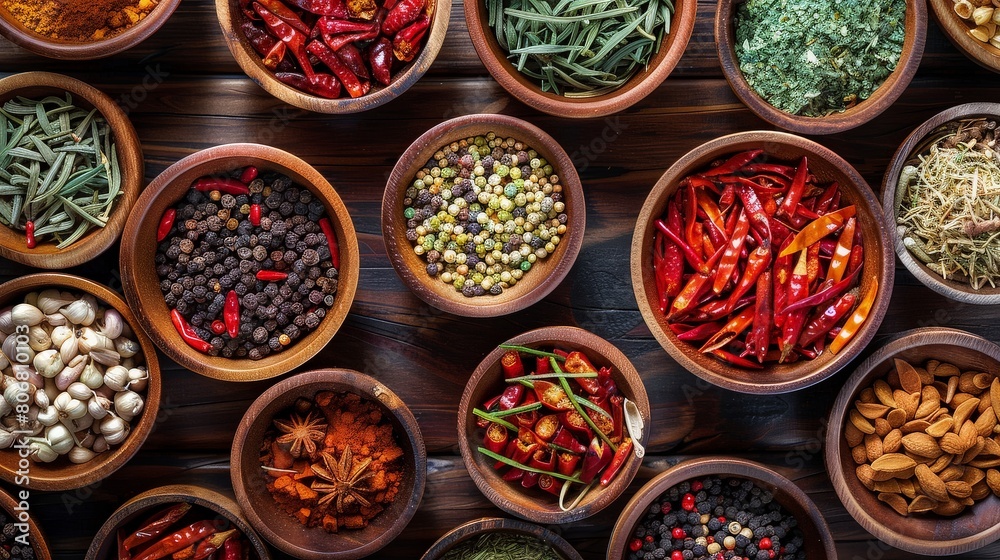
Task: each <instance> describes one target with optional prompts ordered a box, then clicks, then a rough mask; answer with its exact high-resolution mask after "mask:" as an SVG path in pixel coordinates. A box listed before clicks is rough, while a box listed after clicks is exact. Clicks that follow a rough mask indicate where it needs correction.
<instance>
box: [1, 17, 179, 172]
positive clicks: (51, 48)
mask: <svg viewBox="0 0 1000 560" xmlns="http://www.w3.org/2000/svg"><path fill="white" fill-rule="evenodd" d="M180 3H181V0H159V2H158V4H157V5H156V7H154V8H153V9H152V10H151V11H150V12H149V13H148V14H146V16H145V17H144V18H142V19H141V20H139V21H138V22H136V23H135V24H134V25H132V26H131V27H129V28H128V29H126V30H124V31H122V32H121V33H118V34H117V35H114V36H112V37H110V38H108V39H102V40H95V41H69V40H63V39H55V38H52V37H48V36H46V35H42V34H41V33H37V32H35V31H34V30H32V29H29V28H28V27H26V26H25V25H24V24H23V23H22V22H21V21H19V20H18V19H17V18H16V17H15V16H14V15H13V14H11V12H10V11H9V10H8V9H7V8H6V7H4V5H3V4H0V35H3V36H4V37H6V38H7V40H9V41H10V42H12V43H14V44H16V45H18V46H20V47H22V48H24V49H26V50H29V51H31V52H33V53H35V54H38V55H42V56H46V57H49V58H55V59H60V60H93V59H98V58H105V57H109V56H112V55H115V54H118V53H120V52H122V51H125V50H128V49H130V48H132V47H134V46H136V45H138V44H139V43H141V42H143V41H145V40H146V39H147V38H149V37H150V36H151V35H153V34H154V33H156V31H157V30H158V29H160V27H162V26H163V24H164V23H166V22H167V20H168V19H170V16H171V15H173V13H174V10H176V9H177V6H179V5H180ZM39 4H41V2H39ZM140 177H141V175H140Z"/></svg>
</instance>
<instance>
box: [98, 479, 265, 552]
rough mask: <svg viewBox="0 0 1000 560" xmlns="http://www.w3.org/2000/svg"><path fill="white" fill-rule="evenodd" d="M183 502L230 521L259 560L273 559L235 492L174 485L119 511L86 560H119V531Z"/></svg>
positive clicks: (145, 495) (137, 498) (100, 532)
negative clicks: (248, 542)
mask: <svg viewBox="0 0 1000 560" xmlns="http://www.w3.org/2000/svg"><path fill="white" fill-rule="evenodd" d="M181 502H187V503H189V504H191V505H193V506H200V507H202V508H204V509H206V510H209V511H212V512H215V513H216V514H217V516H216V518H217V519H220V520H225V521H228V522H229V523H230V524H231V526H232V527H234V528H236V529H239V530H240V532H241V533H243V536H244V537H245V538H246V539H247V540H248V541H250V545H251V546H252V547H253V552H254V553H256V560H270V559H271V554H270V552H268V549H267V545H265V544H264V541H262V540H261V538H260V537H259V536H258V535H257V533H256V532H254V530H253V528H252V527H250V524H249V523H247V520H246V518H245V517H243V513H242V512H241V511H240V508H239V506H238V505H236V502H234V501H233V498H232V493H231V492H229V491H228V490H226V491H225V493H221V491H216V490H211V489H209V488H205V487H203V486H195V485H189V484H174V485H169V486H159V487H157V488H153V489H152V490H147V491H145V492H143V493H142V494H139V495H138V496H135V497H133V498H132V499H130V500H128V501H127V502H125V503H124V504H122V505H121V507H119V508H118V509H116V510H115V512H114V513H113V514H111V517H110V518H108V520H107V521H105V522H104V525H102V526H101V528H100V529H99V530H98V531H97V534H96V535H94V540H93V541H91V543H90V548H88V549H87V555H86V556H85V558H86V560H112V559H114V558H117V557H118V553H117V546H118V543H117V538H118V530H119V529H121V528H122V527H125V526H129V527H130V528H131V526H132V522H133V521H138V522H139V523H142V522H143V521H144V520H145V519H148V518H149V517H150V516H151V515H153V514H155V513H157V512H159V511H161V510H162V509H164V508H167V507H170V505H171V504H177V503H181ZM188 515H191V513H190V512H188ZM186 519H187V518H186ZM194 521H197V519H195V518H193V517H192V518H190V519H188V520H187V522H188V523H191V522H194ZM250 558H251V560H254V556H253V554H251V556H250Z"/></svg>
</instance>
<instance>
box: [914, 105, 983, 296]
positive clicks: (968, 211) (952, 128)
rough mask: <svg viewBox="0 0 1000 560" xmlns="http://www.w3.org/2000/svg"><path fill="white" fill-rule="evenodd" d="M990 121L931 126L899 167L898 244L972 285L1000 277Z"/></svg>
mask: <svg viewBox="0 0 1000 560" xmlns="http://www.w3.org/2000/svg"><path fill="white" fill-rule="evenodd" d="M996 126H997V123H996V122H995V121H987V120H985V119H967V120H963V121H959V122H958V123H949V125H945V127H944V128H943V129H942V130H939V131H936V132H935V133H932V134H931V135H930V137H931V138H932V140H931V142H929V147H927V148H925V149H924V150H919V151H918V153H919V156H918V157H917V159H916V160H915V161H913V162H912V163H913V164H914V165H908V166H906V167H904V168H903V171H902V172H901V173H900V179H899V182H898V185H897V191H896V202H897V205H898V207H897V213H896V215H897V218H896V223H897V224H898V227H899V230H900V231H899V232H900V235H901V237H902V239H903V244H904V245H905V246H906V247H907V249H909V250H910V252H911V253H912V254H913V256H914V257H916V258H918V259H920V260H921V261H922V262H924V263H925V264H926V265H927V267H928V268H930V269H931V270H933V271H935V272H937V273H938V274H940V275H941V276H942V277H944V278H949V279H953V280H958V281H964V282H968V283H969V284H970V285H971V286H972V288H973V289H977V290H978V289H979V288H980V287H982V286H985V285H986V284H989V285H990V286H993V287H995V286H996V285H997V280H998V278H1000V155H998V154H997V152H996V151H994V150H993V148H992V146H993V144H994V142H995V132H994V131H995V129H996Z"/></svg>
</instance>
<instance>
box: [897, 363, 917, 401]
mask: <svg viewBox="0 0 1000 560" xmlns="http://www.w3.org/2000/svg"><path fill="white" fill-rule="evenodd" d="M893 361H894V362H895V364H896V375H897V376H899V386H900V387H902V389H903V390H904V391H906V392H907V393H917V392H919V391H920V388H921V386H922V383H921V382H920V374H918V373H917V370H915V369H913V366H911V365H910V364H909V363H908V362H906V361H905V360H900V359H899V358H896V359H895V360H893Z"/></svg>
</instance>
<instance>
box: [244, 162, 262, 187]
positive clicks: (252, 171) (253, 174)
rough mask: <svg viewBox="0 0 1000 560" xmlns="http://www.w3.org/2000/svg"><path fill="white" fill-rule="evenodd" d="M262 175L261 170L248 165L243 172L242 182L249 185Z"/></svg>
mask: <svg viewBox="0 0 1000 560" xmlns="http://www.w3.org/2000/svg"><path fill="white" fill-rule="evenodd" d="M258 175H260V170H259V169H257V167H256V166H254V165H248V166H246V167H244V168H243V172H242V173H240V182H241V183H243V184H245V185H249V184H250V183H252V182H253V180H254V179H256V178H257V176H258Z"/></svg>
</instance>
